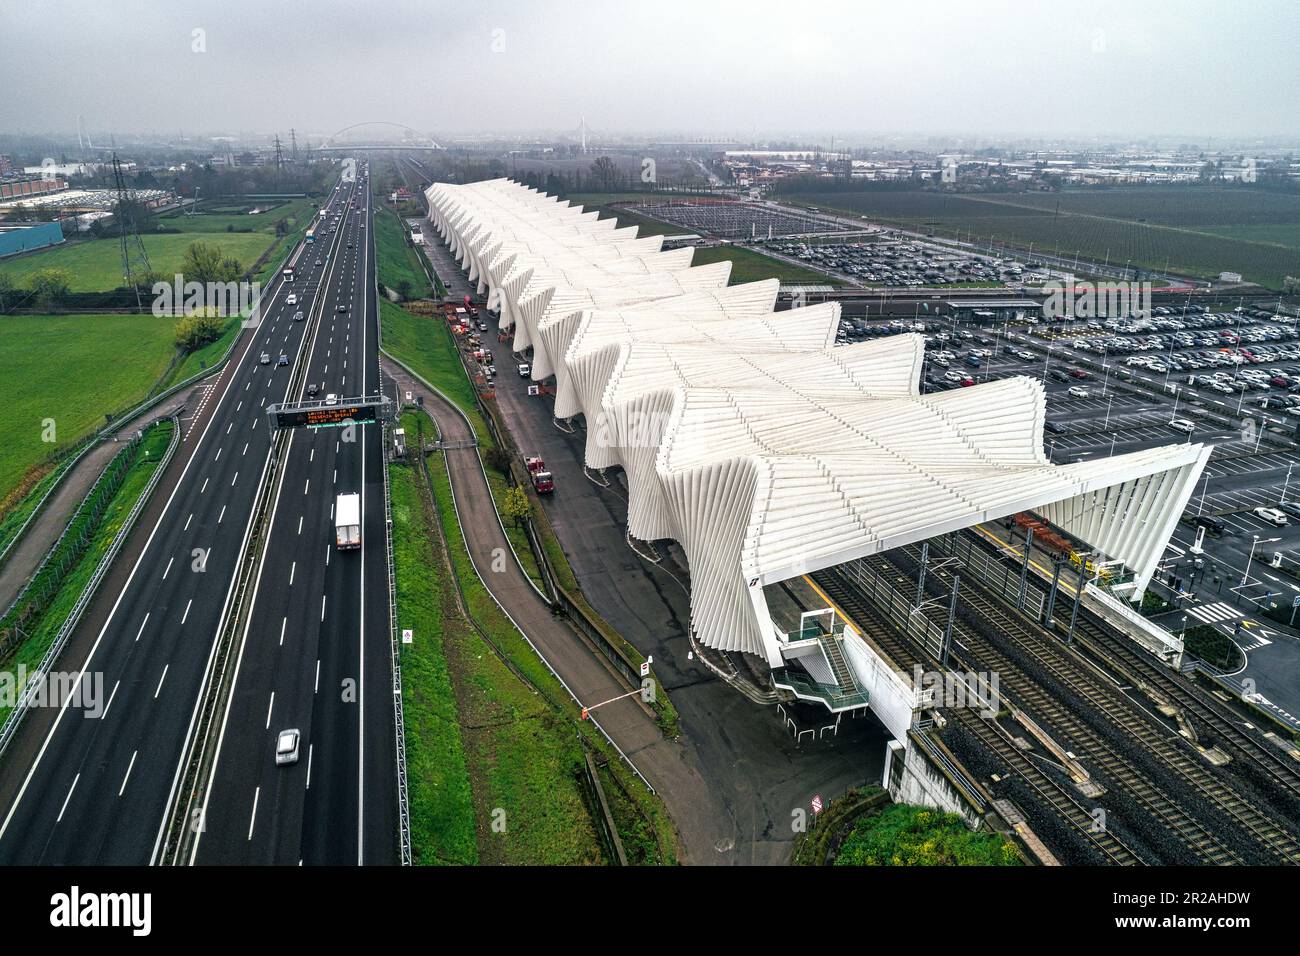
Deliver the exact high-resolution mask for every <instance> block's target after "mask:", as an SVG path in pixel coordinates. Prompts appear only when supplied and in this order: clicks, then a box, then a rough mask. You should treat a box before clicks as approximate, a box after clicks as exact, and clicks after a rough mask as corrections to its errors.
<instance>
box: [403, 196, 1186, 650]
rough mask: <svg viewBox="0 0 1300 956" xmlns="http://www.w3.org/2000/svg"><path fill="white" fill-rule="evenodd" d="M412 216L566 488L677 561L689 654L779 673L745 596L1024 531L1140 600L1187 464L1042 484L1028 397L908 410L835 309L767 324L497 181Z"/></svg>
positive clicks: (1007, 394) (755, 295) (895, 377)
mask: <svg viewBox="0 0 1300 956" xmlns="http://www.w3.org/2000/svg"><path fill="white" fill-rule="evenodd" d="M427 195H428V199H429V207H430V219H431V220H432V222H433V223H434V226H435V228H436V229H437V230H438V231H439V233H440V234H441V235H442V237H443V238H444V239H445V240H446V241H447V243H448V244H449V246H450V248H451V250H452V252H453V253H454V254H455V255H456V256H457V257H458V259H459V261H460V262H461V264H462V265H463V266H465V267H467V268H468V270H469V274H470V278H471V279H472V280H474V281H477V282H478V287H479V291H480V292H486V293H487V294H488V297H489V304H490V305H491V306H492V307H494V308H497V309H499V310H500V314H501V317H502V324H503V326H504V327H506V328H512V327H513V328H515V340H514V342H515V348H516V350H518V351H522V350H523V349H525V348H528V347H531V348H532V350H533V360H532V368H533V378H534V379H536V380H539V381H540V380H542V379H545V378H548V377H550V376H551V375H554V376H555V379H556V389H555V390H556V407H555V414H556V415H557V416H559V417H569V416H572V415H575V414H577V413H579V412H581V413H582V414H583V415H584V416H585V419H586V423H587V437H586V459H587V464H588V465H589V466H591V467H593V468H607V467H610V466H614V465H617V466H621V467H622V468H623V469H624V471H625V472H626V475H627V481H628V487H629V503H628V530H629V532H630V533H631V534H632V535H634V536H636V537H638V538H641V539H643V540H657V539H660V538H672V539H675V540H677V541H678V542H680V544H681V546H682V548H683V549H684V551H685V552H686V556H687V559H688V561H689V564H690V574H691V623H692V627H693V629H694V631H695V635H696V639H697V640H699V641H700V642H701V643H703V644H704V645H706V646H708V647H713V648H718V649H722V650H731V651H744V652H747V653H750V654H755V655H759V656H762V657H764V658H766V659H767V661H768V663H769V665H770V666H772V667H781V666H785V664H786V661H785V660H784V659H783V658H782V653H781V648H782V643H783V639H784V635H783V634H782V633H781V632H780V630H779V629H778V628H777V627H776V626H775V625H774V624H773V622H772V619H771V617H770V615H769V613H768V609H767V604H766V601H765V599H764V596H763V587H764V586H765V585H768V584H773V583H776V582H778V581H782V580H786V579H788V578H792V577H796V576H798V575H800V574H805V573H808V572H810V571H815V570H819V569H822V568H825V567H829V566H832V565H836V564H840V563H843V562H846V561H850V560H853V559H855V558H859V557H863V556H866V555H870V554H873V553H875V552H878V551H884V550H888V549H891V548H896V547H899V546H902V545H905V544H909V543H912V542H915V541H919V540H922V539H925V538H929V537H932V536H934V535H938V534H942V533H945V532H948V531H952V530H955V529H959V528H964V527H969V526H971V525H975V524H979V523H981V522H985V521H990V520H994V519H997V518H1001V517H1004V516H1006V515H1010V514H1013V513H1015V512H1019V511H1025V510H1033V511H1036V512H1038V513H1039V514H1041V515H1042V516H1043V517H1045V518H1046V519H1047V520H1049V521H1051V522H1052V523H1053V524H1055V525H1057V526H1058V527H1061V528H1063V529H1065V530H1066V531H1068V532H1070V533H1071V534H1073V535H1075V536H1077V537H1078V538H1080V539H1082V540H1084V541H1087V542H1088V543H1089V544H1091V545H1092V546H1093V547H1095V548H1097V549H1098V550H1099V551H1100V552H1101V553H1103V554H1105V555H1107V556H1109V557H1111V558H1114V559H1118V560H1122V561H1123V562H1124V563H1125V564H1126V565H1127V566H1128V567H1130V568H1132V569H1133V570H1134V571H1135V575H1136V588H1135V592H1134V593H1135V594H1140V593H1141V592H1142V591H1143V589H1145V587H1146V585H1147V582H1148V581H1149V579H1150V577H1151V574H1152V573H1153V571H1154V570H1155V566H1156V562H1157V561H1158V559H1159V557H1160V555H1161V553H1162V552H1163V550H1164V546H1165V544H1166V542H1167V541H1168V539H1169V536H1170V534H1171V533H1172V531H1173V528H1174V525H1175V523H1176V522H1177V520H1178V517H1179V515H1180V514H1181V512H1182V510H1183V508H1184V507H1185V505H1186V503H1187V500H1188V498H1189V497H1190V495H1191V493H1192V490H1193V488H1194V487H1195V484H1196V481H1197V478H1198V476H1199V475H1200V472H1201V470H1202V468H1203V467H1204V465H1205V462H1206V460H1207V459H1208V457H1209V449H1208V448H1206V447H1204V446H1202V445H1200V444H1178V445H1172V446H1166V447H1162V448H1154V449H1149V450H1145V451H1139V452H1133V453H1131V454H1126V455H1116V456H1113V457H1110V458H1103V459H1099V460H1096V461H1087V462H1080V463H1077V464H1069V465H1054V464H1051V463H1050V462H1049V461H1048V460H1047V458H1046V457H1045V456H1044V455H1043V423H1044V411H1045V398H1044V394H1043V390H1042V388H1041V386H1040V385H1039V383H1038V382H1037V381H1035V380H1032V379H1028V378H1010V379H1003V380H1001V381H995V382H990V383H988V384H984V385H976V386H974V387H973V388H964V389H956V390H952V391H947V392H941V393H937V394H932V395H922V394H920V393H919V390H918V383H919V380H920V375H921V363H922V357H923V354H924V341H923V339H922V338H921V336H919V335H899V336H893V337H890V338H887V339H882V340H878V341H872V342H863V343H860V344H856V345H848V346H840V347H835V346H834V341H835V333H836V330H837V327H838V324H839V313H840V309H839V305H838V304H835V303H828V304H825V305H818V306H813V307H809V308H804V309H798V310H790V311H785V312H775V311H773V310H774V306H775V303H776V294H777V282H776V280H775V279H772V280H768V281H764V282H753V283H748V284H745V285H739V286H732V287H728V286H727V281H728V278H729V275H730V263H728V262H722V263H718V264H716V265H708V266H700V267H692V266H691V264H690V261H691V256H692V254H693V251H694V250H693V249H691V248H689V247H688V248H684V249H680V250H676V251H674V252H670V253H662V252H659V241H660V237H658V236H654V237H647V238H645V239H638V238H636V233H635V229H615V228H613V224H614V220H613V219H606V220H597V219H596V214H595V213H589V212H583V211H582V209H581V208H580V207H574V206H570V205H569V204H568V203H566V202H562V201H559V200H557V199H555V198H553V197H549V196H546V195H545V194H543V193H539V192H537V191H536V190H533V189H530V188H526V187H524V186H521V185H519V184H516V183H513V182H510V181H508V180H492V181H487V182H480V183H474V184H471V185H466V186H456V185H449V184H436V185H434V186H432V187H431V188H430V189H429V190H428V193H427Z"/></svg>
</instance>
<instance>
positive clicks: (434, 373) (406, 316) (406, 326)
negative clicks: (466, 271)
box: [379, 299, 492, 447]
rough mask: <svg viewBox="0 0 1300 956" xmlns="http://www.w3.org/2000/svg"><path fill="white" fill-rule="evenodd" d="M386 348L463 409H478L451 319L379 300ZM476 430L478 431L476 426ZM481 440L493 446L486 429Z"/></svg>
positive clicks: (480, 434) (480, 436)
mask: <svg viewBox="0 0 1300 956" xmlns="http://www.w3.org/2000/svg"><path fill="white" fill-rule="evenodd" d="M379 318H380V321H381V322H382V323H383V329H384V348H385V349H386V350H387V351H389V352H391V353H392V354H393V355H395V356H397V358H399V359H401V360H402V361H403V362H405V363H406V364H407V365H409V366H410V367H411V368H412V369H414V370H415V371H416V372H417V373H419V374H420V375H422V376H423V377H424V378H425V380H426V381H428V382H430V383H431V384H432V385H434V386H436V387H437V388H438V389H439V390H440V391H441V392H442V393H443V394H444V395H446V396H447V397H448V398H449V399H451V400H452V401H453V402H455V403H456V404H457V405H458V406H459V407H460V408H461V409H464V410H466V411H470V410H473V411H477V408H478V406H477V404H476V402H475V399H474V386H473V384H472V383H471V382H470V380H469V378H468V377H467V376H466V374H465V367H464V366H463V365H461V362H460V357H459V356H458V355H457V354H456V343H455V342H454V341H453V340H452V334H451V330H450V329H448V328H447V320H446V319H444V318H443V317H442V316H438V315H434V316H425V315H414V314H412V313H410V312H407V311H406V310H405V309H403V308H402V307H401V306H399V305H394V304H393V303H392V302H389V301H387V300H385V299H380V300H379ZM475 431H478V429H477V428H476V429H475ZM479 441H480V442H481V443H484V444H485V445H487V446H489V447H490V446H491V443H492V439H491V437H490V436H489V435H487V434H486V429H484V430H483V431H482V432H479Z"/></svg>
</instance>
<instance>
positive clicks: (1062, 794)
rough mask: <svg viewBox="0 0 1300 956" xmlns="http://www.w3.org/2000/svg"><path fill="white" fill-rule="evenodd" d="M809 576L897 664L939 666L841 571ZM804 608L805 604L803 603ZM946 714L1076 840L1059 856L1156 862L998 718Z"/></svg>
mask: <svg viewBox="0 0 1300 956" xmlns="http://www.w3.org/2000/svg"><path fill="white" fill-rule="evenodd" d="M812 577H813V580H814V581H816V583H817V586H818V587H820V588H821V589H822V590H823V591H825V592H826V593H827V594H828V595H829V596H830V597H831V599H832V600H833V601H835V603H836V604H838V605H839V606H840V607H841V608H843V609H844V610H845V611H847V612H848V613H849V614H851V615H852V616H853V621H854V623H855V625H856V626H857V627H858V628H860V629H862V630H864V631H865V632H867V633H868V634H869V635H870V639H871V640H872V641H873V642H874V643H875V644H876V645H877V646H878V647H879V648H880V650H882V651H883V652H884V653H885V655H886V656H887V657H888V658H889V659H890V660H891V661H893V663H894V665H895V666H897V667H900V668H910V667H912V666H913V665H915V664H920V665H921V666H922V667H926V668H929V669H933V668H937V667H938V663H937V661H934V660H933V659H932V658H931V657H930V656H929V655H928V654H926V653H925V652H923V651H920V650H918V649H917V648H915V647H914V646H913V645H912V644H911V643H910V642H908V641H906V640H904V639H902V638H901V637H900V636H899V635H898V632H897V631H896V630H895V629H894V628H893V627H892V626H891V625H890V624H888V623H887V622H886V621H885V620H884V619H883V618H882V617H881V616H880V615H879V613H878V612H877V611H876V610H875V609H874V608H872V607H871V605H870V604H868V603H867V602H866V601H865V600H863V599H862V598H861V597H859V596H858V594H857V593H856V591H855V590H854V588H853V586H852V584H850V583H849V582H848V581H847V580H846V579H845V578H844V577H843V576H842V575H840V574H839V573H837V572H834V571H822V572H818V573H817V574H814V575H812ZM786 591H787V593H788V594H789V596H790V597H791V599H793V600H794V601H795V602H796V603H797V604H799V605H801V606H803V605H804V602H803V601H801V600H800V599H799V597H798V596H797V595H795V594H794V592H793V591H791V590H790V589H789V588H787V589H786ZM804 610H808V608H807V607H806V606H804ZM948 717H949V718H950V719H951V720H952V721H953V722H954V723H956V724H957V725H958V726H960V727H961V728H963V730H965V731H966V733H968V734H969V736H970V737H971V738H972V739H973V740H974V741H975V742H976V744H977V745H978V746H980V747H983V748H984V749H985V750H986V751H988V753H989V754H990V755H991V757H992V758H993V759H994V760H995V761H996V762H997V763H999V764H1000V765H1001V766H1002V768H1003V769H1004V771H1005V772H1006V773H1007V774H1008V775H1012V776H1014V777H1015V778H1016V779H1018V780H1019V781H1020V782H1021V783H1022V784H1023V786H1024V787H1025V788H1026V790H1027V791H1028V793H1029V795H1030V796H1031V797H1032V798H1034V799H1036V800H1038V801H1040V803H1041V812H1045V813H1048V814H1051V815H1052V816H1054V817H1055V819H1056V821H1057V823H1058V825H1060V826H1061V827H1062V828H1063V830H1064V832H1065V833H1067V834H1068V835H1069V837H1070V838H1072V839H1073V840H1074V843H1075V846H1074V847H1072V848H1071V852H1068V853H1067V852H1064V851H1065V848H1064V847H1056V848H1055V849H1056V850H1057V851H1058V852H1060V853H1061V855H1062V856H1071V857H1074V860H1073V861H1072V862H1078V863H1092V864H1097V863H1105V864H1110V865H1118V866H1132V865H1137V864H1141V863H1144V862H1155V861H1154V860H1150V861H1149V860H1147V859H1145V858H1144V857H1143V856H1140V855H1139V853H1138V852H1137V851H1135V850H1134V849H1132V848H1131V847H1129V846H1128V845H1126V844H1125V843H1124V842H1123V841H1122V840H1121V839H1120V838H1119V837H1118V836H1117V835H1116V834H1114V833H1112V832H1110V831H1107V830H1105V829H1098V828H1097V826H1096V821H1097V818H1096V816H1095V815H1094V808H1091V807H1087V806H1085V805H1084V804H1083V803H1082V802H1081V801H1080V800H1079V797H1078V791H1077V790H1075V788H1074V787H1073V785H1072V784H1071V783H1070V782H1069V781H1068V780H1067V779H1064V777H1063V776H1062V778H1061V779H1058V778H1057V777H1055V776H1053V775H1049V774H1048V773H1047V772H1046V771H1045V770H1044V769H1043V768H1042V767H1040V766H1039V765H1038V764H1037V763H1035V762H1034V761H1033V760H1032V759H1031V758H1030V756H1029V755H1028V754H1026V753H1025V752H1024V751H1023V750H1021V749H1020V748H1019V747H1018V746H1017V745H1016V743H1015V742H1014V741H1013V740H1011V739H1010V738H1009V737H1008V736H1007V735H1006V733H1005V732H1004V731H1003V730H1002V729H1001V728H1000V727H999V726H998V725H997V722H996V721H991V720H986V719H985V718H983V717H981V716H980V715H979V714H978V713H976V712H975V711H973V710H969V709H966V708H954V709H952V710H950V711H948ZM1021 809H1022V810H1023V811H1024V812H1026V813H1027V814H1030V815H1031V816H1036V815H1037V814H1036V813H1035V812H1034V809H1033V808H1030V807H1022V808H1021ZM1040 836H1042V834H1040Z"/></svg>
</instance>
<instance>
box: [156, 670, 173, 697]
mask: <svg viewBox="0 0 1300 956" xmlns="http://www.w3.org/2000/svg"><path fill="white" fill-rule="evenodd" d="M169 667H171V665H170V664H164V665H163V672H162V677H159V678H158V687H157V689H156V690H154V692H153V699H154V700H157V699H158V695H159V694H161V693H162V685H163V681H165V680H166V679H167V668H169Z"/></svg>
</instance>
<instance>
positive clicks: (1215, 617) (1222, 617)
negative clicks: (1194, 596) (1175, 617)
mask: <svg viewBox="0 0 1300 956" xmlns="http://www.w3.org/2000/svg"><path fill="white" fill-rule="evenodd" d="M1187 613H1188V614H1190V615H1191V616H1192V617H1194V618H1196V619H1197V620H1200V621H1204V622H1205V623H1206V624H1214V623H1218V622H1221V621H1232V620H1236V619H1237V618H1240V617H1241V612H1240V611H1238V610H1237V609H1236V608H1234V607H1233V606H1232V605H1231V604H1229V603H1228V602H1226V601H1216V602H1215V603H1213V604H1202V605H1201V606H1199V607H1189V608H1188V609H1187Z"/></svg>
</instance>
